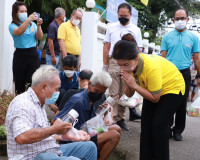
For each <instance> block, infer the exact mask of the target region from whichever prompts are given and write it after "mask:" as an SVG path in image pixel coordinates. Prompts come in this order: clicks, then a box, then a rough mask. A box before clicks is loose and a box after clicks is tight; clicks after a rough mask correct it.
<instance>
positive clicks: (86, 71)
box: [79, 69, 93, 80]
mask: <svg viewBox="0 0 200 160" xmlns="http://www.w3.org/2000/svg"><path fill="white" fill-rule="evenodd" d="M92 74H93V72H92V71H91V70H89V69H84V70H82V71H81V72H80V73H79V78H80V79H81V80H84V79H88V80H90V78H91V77H92Z"/></svg>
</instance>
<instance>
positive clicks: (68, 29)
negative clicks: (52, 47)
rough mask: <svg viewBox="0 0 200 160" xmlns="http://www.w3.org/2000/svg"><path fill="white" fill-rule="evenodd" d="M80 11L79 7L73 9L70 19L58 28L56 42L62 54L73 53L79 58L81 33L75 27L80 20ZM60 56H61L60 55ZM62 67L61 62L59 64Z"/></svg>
mask: <svg viewBox="0 0 200 160" xmlns="http://www.w3.org/2000/svg"><path fill="white" fill-rule="evenodd" d="M82 16H83V14H82V12H81V11H80V10H79V9H75V10H73V12H72V14H71V17H70V20H68V21H67V22H64V23H62V24H61V25H60V27H59V28H58V42H59V45H60V49H61V52H62V56H63V57H65V56H67V55H75V56H76V57H77V58H79V64H80V54H81V34H80V29H79V28H78V27H77V26H78V25H79V23H80V21H81V20H82ZM62 56H61V57H62ZM60 67H61V68H62V64H61V66H60Z"/></svg>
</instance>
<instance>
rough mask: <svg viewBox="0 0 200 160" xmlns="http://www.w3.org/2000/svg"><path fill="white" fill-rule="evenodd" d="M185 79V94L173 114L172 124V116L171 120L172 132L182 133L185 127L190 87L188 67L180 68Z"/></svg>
mask: <svg viewBox="0 0 200 160" xmlns="http://www.w3.org/2000/svg"><path fill="white" fill-rule="evenodd" d="M180 72H181V73H182V75H183V78H184V80H185V95H184V96H183V99H182V102H181V104H180V107H179V109H178V110H177V111H176V114H175V124H174V117H173V119H172V121H171V125H170V126H171V127H172V126H173V124H174V127H173V132H177V133H182V132H183V131H184V129H185V123H186V108H187V100H188V96H189V89H190V82H191V74H190V68H187V69H184V70H180Z"/></svg>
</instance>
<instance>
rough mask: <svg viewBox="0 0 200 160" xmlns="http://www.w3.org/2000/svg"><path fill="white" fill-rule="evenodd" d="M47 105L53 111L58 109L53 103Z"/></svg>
mask: <svg viewBox="0 0 200 160" xmlns="http://www.w3.org/2000/svg"><path fill="white" fill-rule="evenodd" d="M48 106H49V108H50V109H51V110H52V111H53V112H55V113H56V112H58V111H59V110H58V107H57V106H56V105H55V104H50V105H48Z"/></svg>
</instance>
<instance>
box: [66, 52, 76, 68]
mask: <svg viewBox="0 0 200 160" xmlns="http://www.w3.org/2000/svg"><path fill="white" fill-rule="evenodd" d="M77 63H78V59H77V58H76V56H74V55H68V56H66V57H64V58H63V67H64V66H68V67H74V68H76V67H77Z"/></svg>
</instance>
